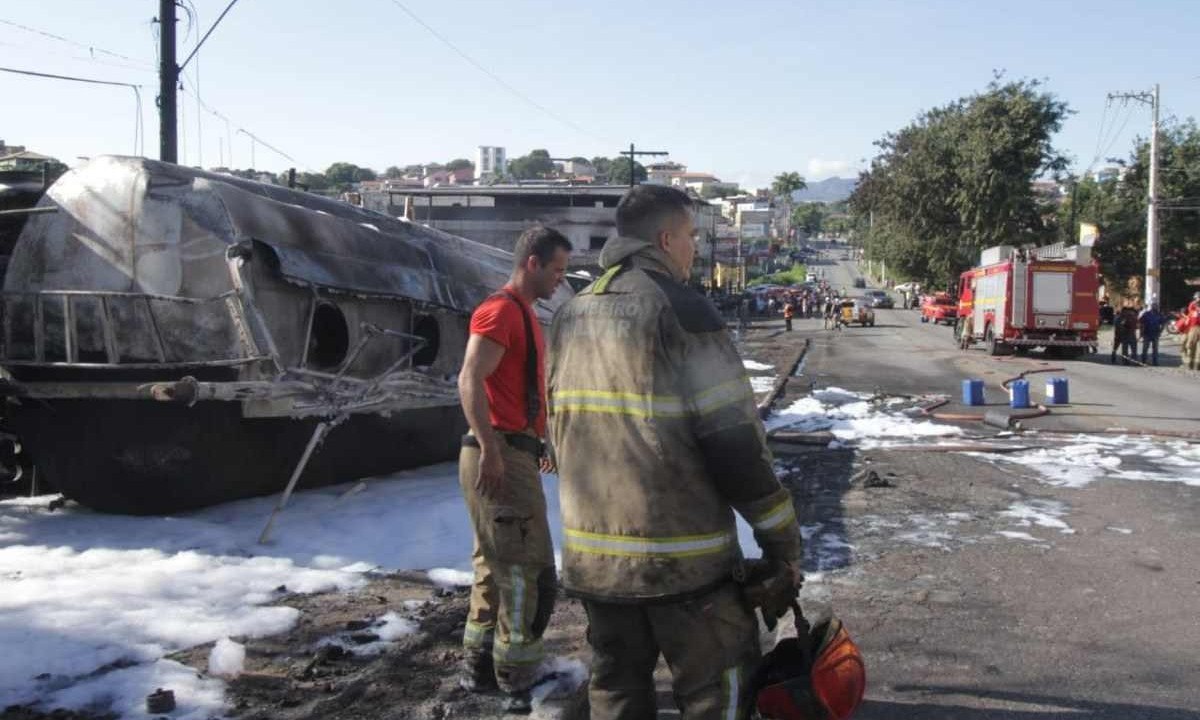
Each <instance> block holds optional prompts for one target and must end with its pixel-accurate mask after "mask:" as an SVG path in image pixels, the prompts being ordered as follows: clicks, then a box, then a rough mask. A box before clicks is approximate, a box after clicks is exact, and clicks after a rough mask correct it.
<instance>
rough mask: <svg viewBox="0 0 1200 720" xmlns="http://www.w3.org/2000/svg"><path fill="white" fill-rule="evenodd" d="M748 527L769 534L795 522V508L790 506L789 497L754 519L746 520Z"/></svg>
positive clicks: (790, 500)
mask: <svg viewBox="0 0 1200 720" xmlns="http://www.w3.org/2000/svg"><path fill="white" fill-rule="evenodd" d="M747 519H748V520H749V521H750V525H751V526H752V527H753V528H754V529H755V530H758V531H760V532H770V531H772V530H778V529H779V528H782V527H787V526H788V525H789V524H791V523H793V522H795V520H796V506H795V505H793V504H792V498H791V496H789V497H787V498H785V499H784V500H783V501H781V502H780V503H779V504H778V505H776V506H775V507H773V508H771V509H770V510H768V511H766V512H765V513H763V514H762V515H759V516H758V517H755V518H747Z"/></svg>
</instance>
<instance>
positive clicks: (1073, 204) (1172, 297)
mask: <svg viewBox="0 0 1200 720" xmlns="http://www.w3.org/2000/svg"><path fill="white" fill-rule="evenodd" d="M1158 152H1159V170H1160V172H1159V185H1158V196H1159V198H1160V200H1159V212H1158V225H1159V241H1160V251H1161V254H1160V268H1161V274H1160V280H1161V283H1160V284H1161V293H1162V297H1161V298H1160V300H1161V302H1162V304H1163V307H1165V308H1177V307H1180V306H1182V305H1183V304H1185V303H1186V301H1187V300H1188V298H1189V297H1190V292H1191V289H1190V288H1189V287H1188V286H1187V285H1186V283H1185V280H1187V279H1188V278H1194V277H1197V276H1200V213H1198V212H1197V211H1195V210H1194V209H1192V208H1195V207H1196V205H1197V204H1200V203H1197V201H1196V199H1197V198H1200V127H1197V125H1196V121H1195V120H1192V119H1188V120H1186V121H1183V122H1167V123H1164V125H1163V127H1162V128H1161V130H1160V131H1159V147H1158ZM1119 164H1120V165H1121V166H1122V167H1123V170H1124V174H1123V176H1122V177H1120V178H1112V179H1108V180H1104V181H1103V182H1097V181H1096V180H1095V179H1093V178H1084V179H1083V180H1081V181H1079V182H1078V184H1077V185H1075V186H1074V188H1073V192H1072V193H1071V196H1070V199H1069V200H1068V201H1067V202H1066V203H1064V204H1063V207H1062V208H1061V209H1060V211H1059V219H1060V221H1062V223H1063V225H1064V226H1065V230H1064V233H1063V236H1064V237H1066V236H1068V235H1069V236H1071V237H1072V239H1074V238H1075V237H1077V233H1078V223H1084V222H1086V223H1094V224H1095V225H1097V226H1098V227H1099V229H1100V238H1099V240H1098V241H1097V243H1096V247H1095V254H1096V257H1097V258H1098V259H1099V261H1100V267H1101V272H1102V273H1103V274H1104V277H1105V280H1106V281H1107V283H1108V285H1109V289H1110V291H1112V292H1114V293H1118V294H1119V293H1129V294H1135V293H1136V294H1140V293H1141V287H1142V285H1141V282H1142V278H1143V277H1144V274H1145V267H1146V233H1147V231H1146V214H1147V212H1146V211H1147V200H1146V197H1147V188H1148V184H1149V178H1150V143H1149V141H1148V140H1147V139H1145V138H1139V139H1138V140H1137V141H1135V143H1134V147H1133V150H1132V151H1131V152H1130V155H1129V158H1128V159H1127V160H1122V161H1120V162H1119ZM1072 219H1073V220H1074V221H1075V224H1074V225H1072V224H1071V221H1072Z"/></svg>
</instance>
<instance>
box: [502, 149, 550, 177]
mask: <svg viewBox="0 0 1200 720" xmlns="http://www.w3.org/2000/svg"><path fill="white" fill-rule="evenodd" d="M508 172H509V174H511V175H512V176H513V177H515V178H517V179H518V180H533V179H537V178H545V177H549V176H550V175H551V174H552V173H554V163H553V162H552V161H551V160H550V152H549V151H547V150H541V149H539V150H533V151H531V152H530V153H529V154H528V155H522V156H521V157H518V158H515V159H513V160H509V161H508Z"/></svg>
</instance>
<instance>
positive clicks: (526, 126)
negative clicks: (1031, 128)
mask: <svg viewBox="0 0 1200 720" xmlns="http://www.w3.org/2000/svg"><path fill="white" fill-rule="evenodd" d="M400 1H401V2H402V3H403V5H404V6H405V7H407V8H408V9H409V10H411V11H412V13H414V14H415V15H416V16H418V17H419V18H420V19H421V20H423V21H424V22H425V23H427V24H428V25H429V26H431V27H432V28H434V29H435V30H436V31H438V32H439V33H440V34H442V35H443V36H444V37H446V38H447V39H449V40H450V41H451V42H453V43H454V44H456V45H457V46H458V47H459V48H461V49H462V50H463V51H464V52H466V53H467V54H469V55H470V56H471V57H472V58H473V59H474V60H476V61H477V62H478V63H479V64H481V65H483V66H484V67H486V68H487V69H488V70H489V71H491V72H492V73H494V74H495V75H496V76H498V77H499V78H501V79H502V80H503V81H504V82H505V83H507V84H509V85H511V86H512V87H513V88H516V89H517V90H518V91H519V92H520V93H521V94H522V95H524V96H525V97H527V98H529V99H531V100H533V101H534V102H536V103H537V104H539V105H541V106H544V107H545V108H549V110H550V111H551V113H549V114H548V113H547V112H543V111H542V110H539V109H537V108H536V107H533V106H531V105H530V104H529V103H527V102H525V101H524V100H522V99H520V98H518V97H516V96H514V95H513V94H512V93H510V92H509V91H508V90H506V89H505V88H504V87H503V86H502V85H500V84H498V83H497V82H496V81H495V80H493V79H492V78H490V77H488V75H486V74H484V73H483V72H481V71H480V70H478V69H477V68H475V67H473V66H472V65H471V64H469V63H468V62H467V61H465V60H464V59H463V58H462V57H460V56H459V55H456V54H455V53H454V52H453V51H452V50H451V49H449V48H448V47H446V45H444V44H443V43H442V42H441V41H439V40H438V39H437V38H436V37H434V36H433V35H432V34H431V33H430V32H429V31H428V30H426V29H425V28H423V27H422V26H421V25H419V24H418V23H417V22H416V21H414V20H413V19H412V18H411V17H410V16H409V15H407V14H406V13H405V12H404V11H403V10H402V9H401V8H400V7H398V6H397V4H396V3H395V2H393V0H328V1H319V0H240V1H239V2H238V4H237V5H236V6H235V7H234V8H233V10H232V11H231V12H230V13H229V15H228V17H226V19H225V21H224V22H223V23H222V25H221V26H220V27H218V28H217V30H216V32H215V33H213V35H212V37H211V38H210V39H209V40H208V42H207V43H206V44H205V46H204V48H203V50H202V51H201V53H200V55H199V65H196V64H195V61H193V65H192V66H189V68H188V71H189V75H188V78H187V79H186V80H185V83H186V84H187V86H188V87H189V88H190V89H191V90H192V91H193V92H194V91H195V89H196V87H197V85H198V86H199V90H200V93H201V97H202V98H203V100H204V102H205V103H206V104H207V105H209V106H210V107H211V108H213V109H215V110H216V111H218V112H220V113H221V114H223V115H224V116H226V117H228V118H229V119H230V121H231V123H232V127H231V131H232V136H231V137H228V138H227V136H226V127H225V123H224V122H223V121H221V120H220V119H218V118H217V117H215V116H213V115H211V114H207V113H203V114H202V115H201V120H202V125H201V127H200V128H197V123H196V120H197V106H196V103H195V101H194V99H193V97H192V96H190V95H182V96H181V97H182V99H183V113H182V117H183V122H184V123H185V125H184V127H183V132H182V134H181V137H183V138H185V140H186V147H183V146H181V151H180V160H181V161H184V162H187V163H188V164H197V163H199V162H200V156H199V145H200V143H198V142H197V139H198V137H201V138H202V145H203V164H204V165H205V166H212V165H216V164H217V163H218V159H219V158H218V153H219V151H222V150H223V152H224V156H225V160H226V163H228V162H229V148H228V144H229V142H230V141H232V144H233V157H232V160H233V164H234V165H236V166H238V167H247V166H249V164H250V141H249V140H248V138H247V137H246V136H245V135H239V134H237V129H238V128H239V127H240V128H245V129H246V130H248V131H250V132H253V133H255V134H256V135H258V136H260V137H261V138H262V139H263V140H265V141H266V142H268V143H270V144H271V145H273V146H275V147H276V148H279V149H280V150H282V151H284V152H285V153H287V154H289V155H291V156H292V157H294V158H295V159H296V160H297V161H298V166H299V167H300V168H302V169H303V168H312V169H323V168H325V167H326V166H328V165H329V164H330V163H332V162H335V161H339V160H344V161H349V162H353V163H356V164H359V165H366V166H370V167H373V168H375V169H377V170H382V169H383V168H385V167H386V166H388V165H393V164H396V165H404V164H408V163H416V162H427V161H434V160H439V161H445V160H449V159H451V158H454V157H468V158H474V151H475V147H476V146H477V145H480V144H495V145H503V146H505V147H506V148H507V149H508V153H509V155H510V156H516V155H520V154H524V153H526V152H528V151H529V150H531V149H533V148H539V147H544V148H547V149H549V150H550V152H551V154H552V155H554V156H556V157H559V156H572V155H583V156H586V157H592V156H594V155H607V156H612V155H614V154H616V152H617V151H619V150H621V149H622V147H625V146H627V145H628V143H629V142H630V141H631V140H632V141H634V142H636V143H637V144H638V145H640V146H642V147H645V148H647V149H667V150H670V151H671V157H672V159H674V160H678V161H681V162H685V163H687V164H688V166H689V167H690V168H691V169H693V170H697V171H704V170H707V171H711V172H713V173H715V174H716V175H718V176H719V177H721V178H722V179H725V180H732V181H738V182H741V183H743V184H744V185H748V186H751V187H754V186H762V185H766V184H768V183H769V181H770V178H771V177H772V176H773V175H774V174H776V173H778V172H781V171H786V170H797V171H799V172H800V173H801V174H803V175H805V176H806V177H808V178H809V179H821V178H823V177H828V176H830V175H833V174H841V175H842V176H848V175H851V174H853V172H854V171H855V170H856V169H857V168H859V167H861V166H862V162H863V160H864V159H868V158H870V157H871V156H872V155H874V151H875V149H874V147H873V146H872V142H873V141H875V140H876V139H878V138H879V137H881V136H882V135H883V134H884V133H886V132H888V131H891V130H895V129H898V128H900V127H902V126H903V125H905V124H907V123H908V122H909V121H911V120H912V119H913V118H914V117H916V116H917V115H918V114H919V113H920V112H921V111H922V110H924V109H928V108H930V107H933V106H937V105H941V104H944V103H946V102H949V101H951V100H953V99H955V98H957V97H960V96H962V95H965V94H968V93H970V92H972V91H975V90H979V89H982V88H983V87H984V86H985V85H986V84H987V82H988V81H989V80H990V78H991V75H992V71H993V69H1004V70H1006V71H1007V73H1008V76H1009V77H1037V78H1045V79H1047V81H1048V86H1047V87H1048V89H1049V90H1051V91H1052V92H1054V93H1056V94H1057V95H1059V96H1060V97H1062V98H1063V99H1065V100H1066V101H1067V102H1068V103H1069V104H1070V106H1071V108H1072V109H1073V110H1075V111H1076V114H1074V115H1073V116H1071V117H1070V118H1069V119H1068V120H1067V121H1066V123H1065V125H1064V127H1063V130H1062V132H1061V133H1060V134H1059V136H1058V137H1057V140H1056V142H1057V144H1058V146H1059V147H1060V148H1061V149H1063V150H1065V151H1066V152H1067V153H1069V154H1070V155H1072V156H1073V157H1074V158H1075V160H1076V166H1077V169H1083V168H1085V167H1086V166H1087V165H1088V164H1089V163H1090V162H1091V160H1092V158H1093V156H1094V155H1095V153H1096V147H1097V142H1098V140H1099V137H1100V131H1101V129H1102V127H1103V128H1105V129H1108V130H1111V133H1110V134H1111V136H1112V138H1113V139H1112V142H1111V145H1109V143H1108V142H1105V143H1103V144H1104V145H1106V146H1109V147H1110V149H1109V151H1108V154H1109V155H1120V156H1124V155H1126V154H1127V152H1128V149H1129V147H1130V144H1131V142H1132V140H1133V138H1134V137H1135V135H1137V134H1142V135H1145V134H1146V133H1147V132H1148V129H1149V124H1150V113H1149V110H1148V109H1146V108H1142V107H1132V108H1122V107H1120V106H1117V107H1113V108H1111V109H1110V110H1109V111H1108V113H1107V115H1106V113H1105V104H1106V101H1105V94H1106V93H1108V92H1111V91H1132V90H1145V89H1149V88H1150V87H1151V86H1152V85H1153V84H1154V83H1156V82H1157V83H1160V84H1161V86H1162V93H1163V104H1164V115H1171V114H1173V115H1175V116H1177V117H1180V118H1187V117H1195V116H1200V41H1198V38H1200V2H1195V0H1146V1H1144V2H1133V1H1132V0H1130V1H1127V2H1115V1H1110V0H1093V1H1092V2H1087V3H1081V2H1068V1H1066V0H1041V1H1040V2H1027V1H1020V2H1008V1H1005V2H982V1H975V0H957V1H952V0H945V1H942V2H921V1H918V0H907V1H903V2H881V1H874V2H853V1H846V0H843V1H841V2H809V1H806V2H800V1H798V0H796V1H788V0H778V1H761V2H720V3H717V2H701V1H695V2H675V1H673V0H672V1H667V0H662V1H656V2H647V1H646V0H641V1H640V2H629V1H626V0H608V1H607V2H597V3H585V2H563V1H562V0H505V1H504V2H497V1H494V0H471V1H458V2H456V1H453V0H400ZM192 2H193V3H194V4H195V6H196V9H197V12H198V14H199V21H200V22H199V26H200V27H199V28H193V29H192V31H191V34H190V35H189V36H188V37H187V39H186V40H183V39H182V38H183V37H184V34H185V31H186V30H187V23H186V20H185V21H184V22H182V23H181V24H180V30H179V33H180V38H181V41H180V59H182V58H183V57H184V56H185V55H186V54H187V53H188V52H190V50H191V48H192V47H193V46H194V43H195V42H196V39H197V35H198V33H199V32H201V31H203V30H206V29H207V28H208V27H209V26H210V25H211V24H212V22H213V21H214V20H215V19H216V17H217V15H218V14H219V13H220V11H221V10H222V9H224V7H225V6H226V4H227V0H192ZM157 9H158V2H157V1H156V0H38V1H37V2H34V1H33V0H22V1H18V0H9V1H8V2H4V3H0V21H7V22H9V23H19V24H21V25H26V26H28V27H31V28H35V29H37V30H42V31H45V32H49V33H53V34H55V35H60V36H62V37H64V38H67V39H69V40H72V41H76V42H78V43H81V44H83V45H92V46H95V47H96V48H99V49H103V50H106V51H110V52H113V53H118V54H120V55H124V56H127V57H129V58H133V59H134V60H136V61H137V62H136V63H134V62H129V61H127V60H123V59H119V58H114V57H112V56H110V55H104V54H97V55H95V60H92V59H89V53H88V51H87V50H84V49H81V48H79V47H75V46H73V45H70V44H68V43H65V42H61V41H57V40H53V39H50V38H47V37H44V36H42V35H38V34H35V33H32V32H28V31H26V30H22V29H19V28H16V27H13V26H12V25H10V24H4V23H0V66H5V67H16V68H22V69H36V70H40V71H43V72H51V73H61V74H70V75H82V76H86V77H93V78H99V79H108V80H116V81H124V82H132V83H139V84H142V85H143V86H144V88H143V91H142V95H143V105H144V107H143V119H144V123H145V130H146V134H145V154H146V155H148V156H151V157H156V156H157V154H158V121H157V117H156V114H155V110H154V96H155V95H156V93H157V78H156V75H155V71H154V62H155V40H154V35H153V32H154V31H153V26H152V24H151V23H150V20H151V18H152V17H153V16H154V15H155V14H156V13H157ZM180 16H181V18H186V16H185V15H184V13H182V11H181V12H180ZM196 70H198V71H199V77H198V78H197V77H195V76H194V75H193V74H192V73H193V72H194V71H196ZM0 93H2V95H0V97H3V98H4V101H3V108H4V109H3V111H2V112H0V138H2V139H4V140H6V141H7V142H9V143H10V144H23V145H27V146H29V147H30V148H31V149H36V150H38V151H41V152H45V153H48V154H52V155H56V156H58V157H60V158H62V159H63V160H64V161H67V162H68V163H74V162H75V158H76V156H80V155H97V154H102V153H121V154H130V153H131V152H132V151H133V140H134V118H135V110H134V98H133V94H132V92H131V91H129V90H125V89H121V88H109V87H93V86H85V85H78V84H73V83H61V82H54V81H49V80H41V79H33V78H25V77H17V76H14V75H9V74H6V73H0ZM1114 118H1115V120H1114ZM563 120H565V122H564V121H563ZM1122 127H1123V128H1124V129H1122ZM222 143H224V144H225V147H223V148H222V147H220V145H221V144H222ZM256 160H257V163H256V164H257V165H258V166H259V167H260V168H263V169H270V170H281V169H284V168H286V167H288V166H289V165H290V164H291V163H289V162H288V161H287V160H285V159H284V158H281V157H278V156H276V155H274V154H273V153H271V152H270V151H268V150H266V149H265V148H263V147H261V146H259V148H258V150H257V156H256Z"/></svg>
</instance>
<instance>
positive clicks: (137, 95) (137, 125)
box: [0, 67, 145, 155]
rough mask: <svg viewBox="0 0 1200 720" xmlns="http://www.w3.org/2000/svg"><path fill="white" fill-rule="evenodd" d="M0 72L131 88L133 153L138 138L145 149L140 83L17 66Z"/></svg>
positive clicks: (136, 149) (4, 68) (136, 146)
mask: <svg viewBox="0 0 1200 720" xmlns="http://www.w3.org/2000/svg"><path fill="white" fill-rule="evenodd" d="M0 72H7V73H13V74H14V75H28V76H31V77H39V78H46V79H50V80H66V81H69V82H78V83H86V84H88V85H110V86H113V87H127V88H130V89H132V90H133V97H134V103H135V108H136V115H135V116H134V122H133V154H134V155H137V154H138V153H139V150H138V138H139V136H140V137H141V138H142V142H141V149H142V151H144V150H145V133H144V132H143V130H142V93H141V87H142V86H141V85H137V84H135V83H125V82H115V81H112V80H96V79H94V78H81V77H75V76H72V75H56V74H54V73H44V72H38V71H36V70H19V69H17V68H9V67H0Z"/></svg>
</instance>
